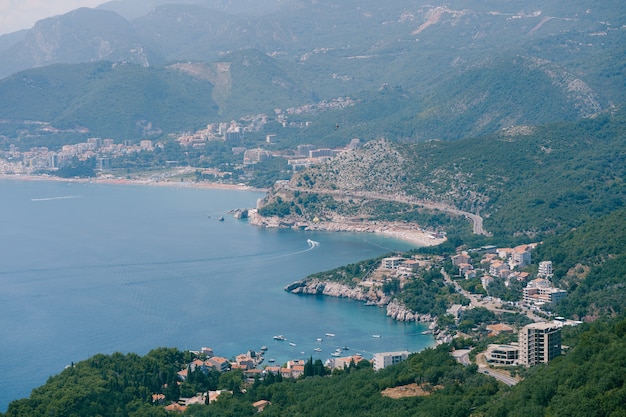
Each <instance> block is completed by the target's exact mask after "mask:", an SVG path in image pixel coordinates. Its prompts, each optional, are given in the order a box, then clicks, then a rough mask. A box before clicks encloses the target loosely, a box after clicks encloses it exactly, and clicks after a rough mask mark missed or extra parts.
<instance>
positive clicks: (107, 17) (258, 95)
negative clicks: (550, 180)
mask: <svg viewBox="0 0 626 417" xmlns="http://www.w3.org/2000/svg"><path fill="white" fill-rule="evenodd" d="M173 3H174V4H160V3H159V2H158V1H156V0H155V1H152V2H137V1H131V0H128V1H119V2H112V3H108V4H105V5H103V6H102V7H101V8H98V9H95V10H92V9H78V10H76V11H73V12H71V13H68V14H66V15H63V16H57V17H54V18H50V19H45V20H42V21H40V22H38V23H37V24H36V25H35V27H34V28H33V29H31V30H29V31H26V32H24V33H17V34H13V35H11V36H9V35H6V36H3V37H1V38H0V75H4V76H8V75H9V74H12V73H13V74H18V73H19V71H20V70H24V69H27V68H33V67H41V66H45V65H47V64H52V63H66V64H67V63H75V64H77V63H90V62H97V61H100V60H106V61H109V62H124V63H133V64H137V65H141V66H145V67H148V66H149V67H154V68H170V69H171V68H176V69H178V70H181V71H187V74H191V73H194V74H195V76H199V77H200V78H201V79H203V80H204V81H205V82H206V81H208V82H209V83H211V84H212V85H213V87H214V89H213V90H212V91H213V96H212V98H213V100H214V101H215V102H216V103H217V104H218V106H219V110H218V111H217V113H216V114H218V115H222V116H223V117H225V118H228V119H235V120H236V119H238V118H240V117H245V116H247V115H249V114H251V113H254V114H256V113H263V112H268V113H269V114H270V115H271V114H272V110H273V109H274V108H280V109H285V108H289V107H298V106H305V105H310V104H314V103H317V102H318V101H320V100H332V99H334V98H337V97H345V96H349V97H351V98H352V99H354V102H355V105H354V106H350V107H348V108H346V109H343V110H341V111H337V112H329V113H324V114H319V115H310V114H306V115H301V114H297V113H294V114H292V115H290V118H291V120H293V121H295V122H297V123H295V124H297V125H308V126H310V127H311V128H310V129H290V128H289V127H286V128H285V129H286V130H285V131H284V132H283V133H284V134H283V135H282V136H284V137H289V138H290V139H289V140H290V141H291V143H290V144H291V145H295V144H298V143H314V144H319V145H322V144H325V145H331V146H339V145H342V144H345V143H346V142H347V141H349V140H350V139H351V138H352V137H359V138H361V139H363V140H370V139H375V138H377V137H386V138H388V139H390V140H394V141H409V142H414V141H428V140H436V139H445V140H456V139H460V138H466V137H471V136H483V135H488V134H491V133H493V132H496V131H498V130H499V129H502V128H507V127H510V126H516V125H537V124H546V123H554V122H562V121H574V120H579V119H581V118H586V117H593V116H595V115H598V114H602V113H603V112H606V111H610V110H611V109H613V108H614V107H616V106H619V105H621V104H623V103H625V102H626V88H625V85H624V79H626V72H625V71H626V58H625V57H626V31H624V30H623V27H625V25H626V4H624V5H622V4H621V3H620V4H611V5H604V4H598V3H597V2H591V1H588V0H577V1H575V2H567V3H563V2H553V3H549V4H546V3H545V2H540V1H536V0H531V1H529V2H525V3H524V7H523V8H521V9H520V5H519V4H517V3H515V2H493V1H487V2H485V1H464V2H460V1H456V2H451V3H450V2H448V3H442V2H435V3H426V2H423V1H417V0H404V1H401V2H393V3H390V4H380V2H376V1H373V0H367V1H352V0H351V1H347V0H344V1H337V0H317V1H304V0H291V1H272V0H266V1H263V2H258V3H251V2H250V1H247V0H245V1H244V0H239V1H236V0H232V1H218V0H205V1H201V0H197V1H191V2H185V3H184V4H183V2H182V1H177V2H173ZM148 6H150V8H148ZM153 6H154V7H153ZM107 8H108V9H109V10H107ZM111 10H118V11H120V13H125V15H126V16H128V19H130V20H127V19H124V18H123V17H121V16H120V15H119V14H117V13H115V12H114V11H111ZM124 10H126V11H124ZM138 14H139V16H138V17H133V16H136V15H138ZM201 68H204V70H200V69H201ZM211 68H212V69H211ZM216 68H220V70H219V71H217V72H216ZM225 68H227V70H225ZM208 69H211V70H210V71H209V70H208ZM210 73H212V74H213V75H211V74H210ZM218 75H219V76H218ZM92 86H93V85H89V86H87V87H89V88H91V87H92ZM201 91H204V90H201ZM12 93H13V94H15V97H12V96H4V95H3V98H5V97H6V99H7V100H8V101H10V102H12V103H14V104H16V105H17V106H18V107H21V108H26V107H28V104H26V103H22V102H20V95H22V96H24V97H29V94H28V93H22V92H20V91H19V90H17V89H15V90H12ZM85 93H86V94H87V95H91V94H95V92H91V91H85ZM3 94H4V93H3ZM43 102H46V101H45V100H44V101H43ZM48 103H49V105H50V106H54V105H55V104H54V102H51V101H48ZM118 103H119V104H120V105H122V106H123V103H122V102H121V101H120V102H118ZM190 103H191V102H190ZM142 105H143V106H147V105H148V104H147V103H142ZM37 106H39V105H37ZM62 111H63V110H62V109H53V108H51V109H49V110H47V113H49V114H52V113H60V112H62ZM181 111H182V110H181ZM118 113H119V114H124V113H125V111H124V110H121V111H119V112H118ZM22 116H23V117H24V118H25V119H34V120H38V121H42V122H47V123H50V122H52V120H48V119H46V120H40V118H39V117H37V115H36V114H30V115H29V114H26V113H24V114H22ZM10 117H12V116H10V112H8V113H4V114H3V113H2V112H0V118H10ZM210 121H212V119H211V118H209V117H207V119H206V120H205V123H208V122H210ZM76 123H77V124H83V125H87V123H86V122H84V121H82V120H77V121H76ZM111 124H113V125H114V124H115V123H111ZM122 124H124V123H122ZM337 124H341V126H342V129H341V130H339V131H336V130H335V129H332V128H327V127H328V126H335V125H337ZM193 128H194V126H188V127H187V128H186V130H192V129H193ZM125 132H126V131H125ZM163 133H164V134H169V133H175V132H172V131H166V130H163ZM273 133H274V132H273ZM5 134H6V133H5ZM9 136H10V135H9Z"/></svg>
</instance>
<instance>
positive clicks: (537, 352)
mask: <svg viewBox="0 0 626 417" xmlns="http://www.w3.org/2000/svg"><path fill="white" fill-rule="evenodd" d="M518 343H519V363H520V364H522V365H526V366H532V365H537V364H540V363H548V362H550V361H551V360H552V359H554V358H556V357H557V356H559V355H560V354H561V327H560V326H558V325H555V324H553V323H531V324H529V325H527V326H524V327H523V328H522V330H520V332H519V338H518Z"/></svg>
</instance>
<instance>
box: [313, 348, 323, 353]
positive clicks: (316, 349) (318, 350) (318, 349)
mask: <svg viewBox="0 0 626 417" xmlns="http://www.w3.org/2000/svg"><path fill="white" fill-rule="evenodd" d="M313 350H314V351H316V352H321V351H322V348H315V349H313Z"/></svg>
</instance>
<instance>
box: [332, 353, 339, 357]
mask: <svg viewBox="0 0 626 417" xmlns="http://www.w3.org/2000/svg"><path fill="white" fill-rule="evenodd" d="M330 356H334V357H338V356H341V352H333V353H331V354H330Z"/></svg>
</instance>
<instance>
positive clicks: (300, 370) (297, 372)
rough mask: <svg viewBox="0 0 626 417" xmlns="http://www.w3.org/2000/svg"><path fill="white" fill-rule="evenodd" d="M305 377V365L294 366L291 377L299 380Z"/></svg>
mask: <svg viewBox="0 0 626 417" xmlns="http://www.w3.org/2000/svg"><path fill="white" fill-rule="evenodd" d="M301 375H304V365H294V366H292V367H291V377H292V378H298V377H300V376H301Z"/></svg>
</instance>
